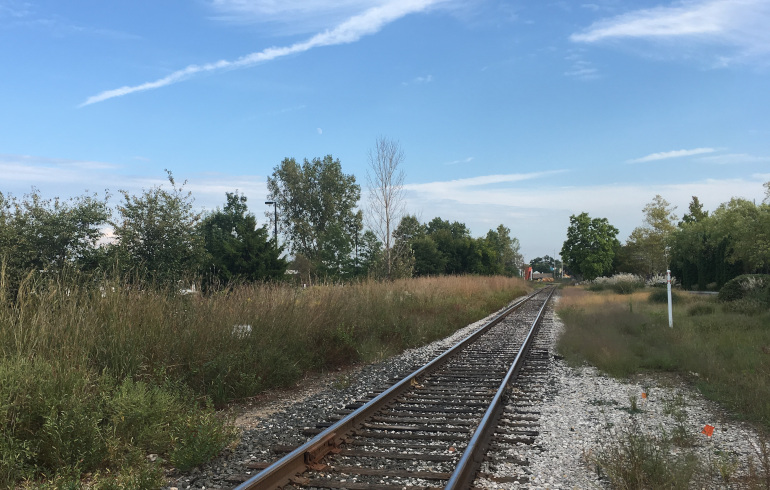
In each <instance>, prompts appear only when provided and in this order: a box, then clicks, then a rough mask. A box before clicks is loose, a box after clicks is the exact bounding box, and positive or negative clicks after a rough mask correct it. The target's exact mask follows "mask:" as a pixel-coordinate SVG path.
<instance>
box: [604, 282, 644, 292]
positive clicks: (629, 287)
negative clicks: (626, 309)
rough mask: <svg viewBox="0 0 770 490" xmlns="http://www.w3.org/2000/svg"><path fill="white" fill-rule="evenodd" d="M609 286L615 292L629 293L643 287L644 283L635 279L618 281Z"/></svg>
mask: <svg viewBox="0 0 770 490" xmlns="http://www.w3.org/2000/svg"><path fill="white" fill-rule="evenodd" d="M611 287H612V290H613V291H614V292H616V293H617V294H631V293H633V292H634V291H636V290H638V289H642V288H644V283H642V282H636V281H618V282H616V283H615V284H613V285H612V286H611Z"/></svg>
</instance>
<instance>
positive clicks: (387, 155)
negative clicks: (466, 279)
mask: <svg viewBox="0 0 770 490" xmlns="http://www.w3.org/2000/svg"><path fill="white" fill-rule="evenodd" d="M403 161H404V151H403V149H402V148H401V146H400V145H399V143H398V142H397V141H393V140H390V139H387V138H384V137H380V138H378V139H377V141H376V142H375V145H374V149H372V150H370V151H369V169H368V170H367V172H366V181H367V184H368V186H369V208H368V218H369V219H368V224H369V228H371V229H372V230H373V231H374V233H375V235H377V238H378V239H379V240H380V242H381V243H382V245H383V255H382V257H383V260H384V269H385V276H386V277H388V278H389V279H390V278H392V277H393V263H394V261H395V260H396V257H395V256H396V255H399V254H403V253H404V252H406V249H399V248H395V247H394V245H395V242H394V239H393V231H394V230H395V229H396V226H397V224H398V223H399V221H400V219H401V217H402V216H403V214H404V204H405V203H404V177H405V176H404V171H403V169H402V168H401V163H402V162H403Z"/></svg>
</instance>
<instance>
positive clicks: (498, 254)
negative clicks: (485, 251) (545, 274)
mask: <svg viewBox="0 0 770 490" xmlns="http://www.w3.org/2000/svg"><path fill="white" fill-rule="evenodd" d="M486 241H487V243H488V245H489V246H490V247H491V249H492V250H493V251H494V252H495V267H494V273H495V274H504V275H506V276H518V275H519V273H520V272H519V271H520V269H521V266H522V263H523V261H524V260H523V257H522V256H521V253H520V252H519V249H520V244H519V239H518V238H516V237H512V236H511V230H510V229H509V228H508V227H506V226H503V225H500V226H498V227H497V229H496V230H489V232H487V236H486Z"/></svg>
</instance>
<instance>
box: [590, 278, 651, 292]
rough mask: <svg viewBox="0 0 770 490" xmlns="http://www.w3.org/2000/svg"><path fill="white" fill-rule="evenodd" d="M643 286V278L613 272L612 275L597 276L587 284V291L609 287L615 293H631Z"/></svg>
mask: <svg viewBox="0 0 770 490" xmlns="http://www.w3.org/2000/svg"><path fill="white" fill-rule="evenodd" d="M643 287H644V279H642V278H641V277H639V276H637V275H635V274H626V273H621V274H615V275H614V276H612V277H597V278H596V279H594V280H593V281H591V282H590V283H589V284H588V290H589V291H604V290H606V289H610V290H612V291H613V292H615V293H617V294H631V293H633V292H634V291H636V290H638V289H642V288H643Z"/></svg>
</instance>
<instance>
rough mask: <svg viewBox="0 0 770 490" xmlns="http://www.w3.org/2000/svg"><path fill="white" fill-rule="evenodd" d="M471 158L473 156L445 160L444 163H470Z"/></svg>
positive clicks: (472, 158)
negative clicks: (449, 160)
mask: <svg viewBox="0 0 770 490" xmlns="http://www.w3.org/2000/svg"><path fill="white" fill-rule="evenodd" d="M473 160H474V157H468V158H461V159H460V160H452V161H451V162H446V163H445V164H444V165H457V164H459V163H471V162H472V161H473Z"/></svg>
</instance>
